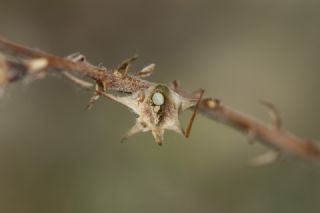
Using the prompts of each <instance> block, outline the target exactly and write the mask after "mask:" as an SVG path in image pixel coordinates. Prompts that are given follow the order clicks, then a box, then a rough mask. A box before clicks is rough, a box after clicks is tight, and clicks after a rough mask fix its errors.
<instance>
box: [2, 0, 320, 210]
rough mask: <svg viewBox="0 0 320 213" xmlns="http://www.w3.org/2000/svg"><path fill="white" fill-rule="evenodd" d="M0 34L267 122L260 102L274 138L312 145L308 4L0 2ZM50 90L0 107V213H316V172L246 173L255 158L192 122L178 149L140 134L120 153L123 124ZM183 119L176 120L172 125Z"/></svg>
mask: <svg viewBox="0 0 320 213" xmlns="http://www.w3.org/2000/svg"><path fill="white" fill-rule="evenodd" d="M0 34H1V36H3V37H6V38H8V39H10V40H13V41H16V42H19V43H22V44H25V45H27V46H30V47H34V48H38V49H41V50H44V51H47V52H50V53H53V54H56V55H60V56H66V55H68V54H70V53H73V52H81V53H83V54H85V55H86V56H87V58H88V59H89V60H90V61H91V62H92V63H94V64H100V63H102V64H103V65H105V66H106V67H108V68H113V67H115V66H116V65H117V64H118V63H119V62H120V61H122V60H123V59H125V58H127V57H129V56H131V55H133V54H135V53H139V54H140V60H139V61H138V62H137V63H136V65H135V67H134V69H139V68H141V67H142V66H144V65H147V64H149V63H156V64H157V69H156V72H155V73H154V75H153V76H152V77H151V78H150V79H151V80H153V81H157V82H164V83H168V82H170V81H172V80H175V79H177V80H180V81H181V83H182V85H183V86H184V87H186V88H189V89H197V88H199V87H202V88H205V89H206V94H207V95H208V96H212V97H217V98H220V99H221V100H222V101H224V102H225V103H226V104H228V105H230V106H233V107H234V108H237V109H238V110H241V111H243V112H246V113H248V114H251V115H253V116H256V117H258V118H260V119H261V120H264V121H266V122H268V120H269V118H268V116H267V113H266V111H265V110H264V109H263V108H262V107H261V106H260V105H259V103H258V101H259V100H261V99H263V100H269V101H271V102H273V103H274V104H275V105H276V106H278V108H279V109H280V111H281V112H282V117H283V119H284V123H285V126H286V128H287V129H289V130H291V131H293V132H295V133H296V134H298V135H300V136H304V137H307V138H310V139H320V132H319V128H320V127H319V123H320V114H319V108H320V97H319V89H320V86H319V78H320V72H319V68H320V60H319V54H320V2H319V1H317V0H277V1H275V0H271V1H261V0H260V1H259V0H241V1H239V0H227V1H196V0H194V1H192V0H170V1H150V0H127V1H119V0H117V1H116V0H105V1H103V0H90V1H87V0H29V1H19V0H10V1H8V0H0ZM89 97H90V93H87V92H85V91H82V90H80V89H79V88H77V87H76V86H74V85H72V84H71V83H69V82H68V81H67V80H65V79H63V78H62V77H59V76H57V77H49V78H46V79H44V80H41V81H36V82H33V83H32V84H28V85H24V84H22V83H20V84H16V85H13V86H12V87H10V88H9V90H8V91H7V93H6V95H5V97H4V98H3V99H2V100H1V104H0V212H10V213H22V212H23V213H36V212H39V213H40V212H48V213H49V212H52V213H53V212H61V213H64V212H65V213H67V212H68V213H72V212H75V213H82V212H91V213H100V212H115V213H117V212H184V213H187V212H245V213H250V212H259V213H263V212H265V213H269V212H273V213H278V212H279V213H286V212H288V213H289V212H290V213H295V212H308V213H309V212H319V211H320V168H319V167H316V166H314V165H310V164H308V163H306V162H303V161H300V160H295V159H285V160H281V161H279V162H276V163H274V164H272V165H269V166H266V167H262V168H252V167H249V166H248V161H249V160H250V159H252V158H253V157H254V156H257V155H259V154H262V153H264V152H265V151H266V150H267V149H266V148H265V147H263V146H262V145H260V144H259V143H256V144H254V145H253V146H252V145H249V144H248V141H247V138H246V137H245V136H243V135H241V134H240V133H238V132H236V131H234V130H233V129H230V128H228V127H225V126H222V125H220V124H217V123H215V122H212V121H210V120H207V119H206V118H204V117H202V116H198V117H197V118H196V122H195V125H194V128H193V132H192V134H191V137H190V139H188V140H184V139H183V138H181V137H180V136H178V135H176V134H174V133H167V134H166V136H165V144H164V146H163V147H161V148H160V147H158V146H157V145H156V144H155V143H154V141H153V139H152V136H151V134H141V135H137V136H135V137H133V138H131V139H130V140H129V141H128V142H127V143H125V144H120V143H119V138H120V137H121V136H122V135H123V134H124V133H125V132H126V131H127V129H129V128H130V127H131V125H132V124H133V123H134V118H133V116H132V114H131V113H130V112H129V111H128V110H127V109H126V108H124V107H122V106H120V105H118V104H116V103H113V102H110V101H107V100H102V101H100V102H99V103H98V104H97V105H96V106H95V107H94V109H93V110H91V111H85V110H84V107H85V105H86V103H87V101H88V99H89ZM189 115H190V114H188V113H186V114H185V115H183V116H182V120H183V121H184V122H186V120H187V117H188V116H189Z"/></svg>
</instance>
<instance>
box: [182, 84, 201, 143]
mask: <svg viewBox="0 0 320 213" xmlns="http://www.w3.org/2000/svg"><path fill="white" fill-rule="evenodd" d="M203 93H204V90H203V89H200V95H199V99H198V101H197V103H196V105H195V107H194V110H193V113H192V116H191V118H190V120H189V124H188V127H187V128H186V131H185V137H186V138H188V137H189V135H190V132H191V128H192V124H193V121H194V119H195V117H196V115H197V111H198V108H199V104H200V101H201V99H202V96H203Z"/></svg>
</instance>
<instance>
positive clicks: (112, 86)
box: [0, 39, 320, 163]
mask: <svg viewBox="0 0 320 213" xmlns="http://www.w3.org/2000/svg"><path fill="white" fill-rule="evenodd" d="M0 53H1V54H2V55H3V56H1V57H0V87H2V88H4V87H7V86H8V85H10V84H11V83H13V82H15V81H18V80H23V79H26V78H30V77H31V78H32V79H40V78H42V77H44V76H46V75H48V74H50V73H53V72H58V73H61V74H62V75H64V76H65V77H66V78H67V79H69V80H70V81H71V82H73V83H75V84H77V85H79V86H81V87H83V88H85V89H88V90H92V91H93V95H92V97H91V99H90V101H89V104H88V108H91V107H92V106H93V105H94V103H95V102H96V101H97V100H99V99H100V97H106V98H108V99H111V100H113V101H116V102H118V103H120V104H123V105H125V106H127V107H128V108H130V109H131V110H132V111H133V112H134V113H135V114H137V119H136V123H135V125H134V126H133V127H132V128H131V129H130V130H129V131H128V132H127V133H126V134H125V135H124V136H123V139H122V140H125V139H127V138H128V137H131V136H132V135H135V134H137V133H139V132H147V131H151V132H152V134H153V136H154V138H155V140H156V142H157V144H159V145H161V144H162V143H163V134H164V131H165V130H166V129H168V130H172V131H175V132H177V133H179V134H181V135H182V136H184V137H186V138H187V137H188V136H189V134H190V131H191V126H192V123H193V121H194V119H195V115H196V112H197V111H199V112H200V113H201V114H202V115H204V116H205V117H207V118H209V119H212V120H215V121H217V122H220V123H222V124H226V125H228V126H230V127H232V128H234V129H236V130H239V131H241V132H242V133H244V134H245V135H247V137H248V138H249V139H250V140H257V141H261V142H262V143H263V144H265V145H267V146H269V147H270V148H272V150H274V151H275V152H276V153H277V154H276V155H266V157H263V158H259V159H260V161H261V159H269V160H270V159H276V157H275V156H279V155H278V154H281V155H284V154H289V155H294V156H299V157H302V158H305V159H309V160H311V159H316V160H318V159H320V148H319V146H318V144H317V143H315V142H312V141H310V140H307V139H303V138H299V137H297V136H295V135H293V134H292V133H290V132H287V131H285V130H284V129H283V127H282V125H281V119H280V116H279V113H278V111H277V109H276V108H275V107H274V105H273V104H271V103H269V102H262V103H263V105H265V106H266V107H267V109H268V110H269V112H270V114H271V115H272V118H273V119H272V121H273V122H272V125H268V124H265V123H262V122H260V121H258V120H256V119H253V118H251V117H249V116H247V115H245V114H243V113H240V112H237V111H236V110H233V109H232V108H230V107H228V106H225V105H224V104H223V103H221V101H220V100H218V99H212V98H206V99H203V100H202V95H203V90H202V89H201V90H199V91H197V92H190V91H188V90H186V89H184V88H182V87H181V86H180V85H179V84H178V82H176V81H175V82H173V83H172V85H169V86H168V85H165V84H158V83H154V82H150V81H147V80H145V79H144V78H145V77H148V76H150V75H151V74H152V72H153V71H154V69H155V65H154V64H151V65H148V66H146V67H144V68H143V69H141V70H140V71H138V72H135V73H131V72H130V70H129V68H130V66H131V64H132V62H133V61H135V60H136V59H137V56H134V57H132V58H129V59H127V60H125V61H123V62H122V63H121V64H120V65H119V66H118V67H117V68H116V69H114V70H111V69H106V68H101V67H97V66H94V65H92V64H91V63H89V62H88V61H87V60H86V58H85V57H84V56H83V55H81V54H73V55H70V56H68V57H57V56H54V55H51V54H48V53H45V52H41V51H38V50H34V49H30V48H27V47H24V46H21V45H18V44H15V43H12V42H9V41H7V40H4V39H0ZM110 91H116V92H118V93H119V95H114V94H112V93H110ZM187 109H191V110H193V114H192V116H191V118H190V122H189V124H188V125H187V128H186V130H184V129H183V128H182V126H181V124H180V122H179V119H178V117H179V114H181V113H182V112H184V111H185V110H187ZM269 160H266V161H269ZM264 163H265V162H264Z"/></svg>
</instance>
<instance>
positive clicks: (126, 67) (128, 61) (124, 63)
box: [117, 54, 139, 76]
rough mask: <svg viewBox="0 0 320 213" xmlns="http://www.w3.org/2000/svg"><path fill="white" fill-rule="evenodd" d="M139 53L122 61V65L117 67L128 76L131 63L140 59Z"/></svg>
mask: <svg viewBox="0 0 320 213" xmlns="http://www.w3.org/2000/svg"><path fill="white" fill-rule="evenodd" d="M138 57H139V56H138V55H137V54H136V55H134V56H132V57H131V58H128V59H126V60H124V61H122V62H121V63H120V65H119V66H118V67H117V70H118V71H119V72H120V73H122V74H123V75H124V76H126V75H127V74H128V71H129V68H130V65H131V64H132V63H133V62H134V61H135V60H137V59H138Z"/></svg>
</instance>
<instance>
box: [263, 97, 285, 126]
mask: <svg viewBox="0 0 320 213" xmlns="http://www.w3.org/2000/svg"><path fill="white" fill-rule="evenodd" d="M260 103H261V104H262V105H263V106H265V107H266V108H267V110H268V112H269V113H270V116H271V120H272V126H273V127H275V128H276V129H281V127H282V121H281V117H280V113H279V111H278V110H277V108H276V107H275V106H274V105H273V104H272V103H270V102H268V101H264V100H261V101H260Z"/></svg>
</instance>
